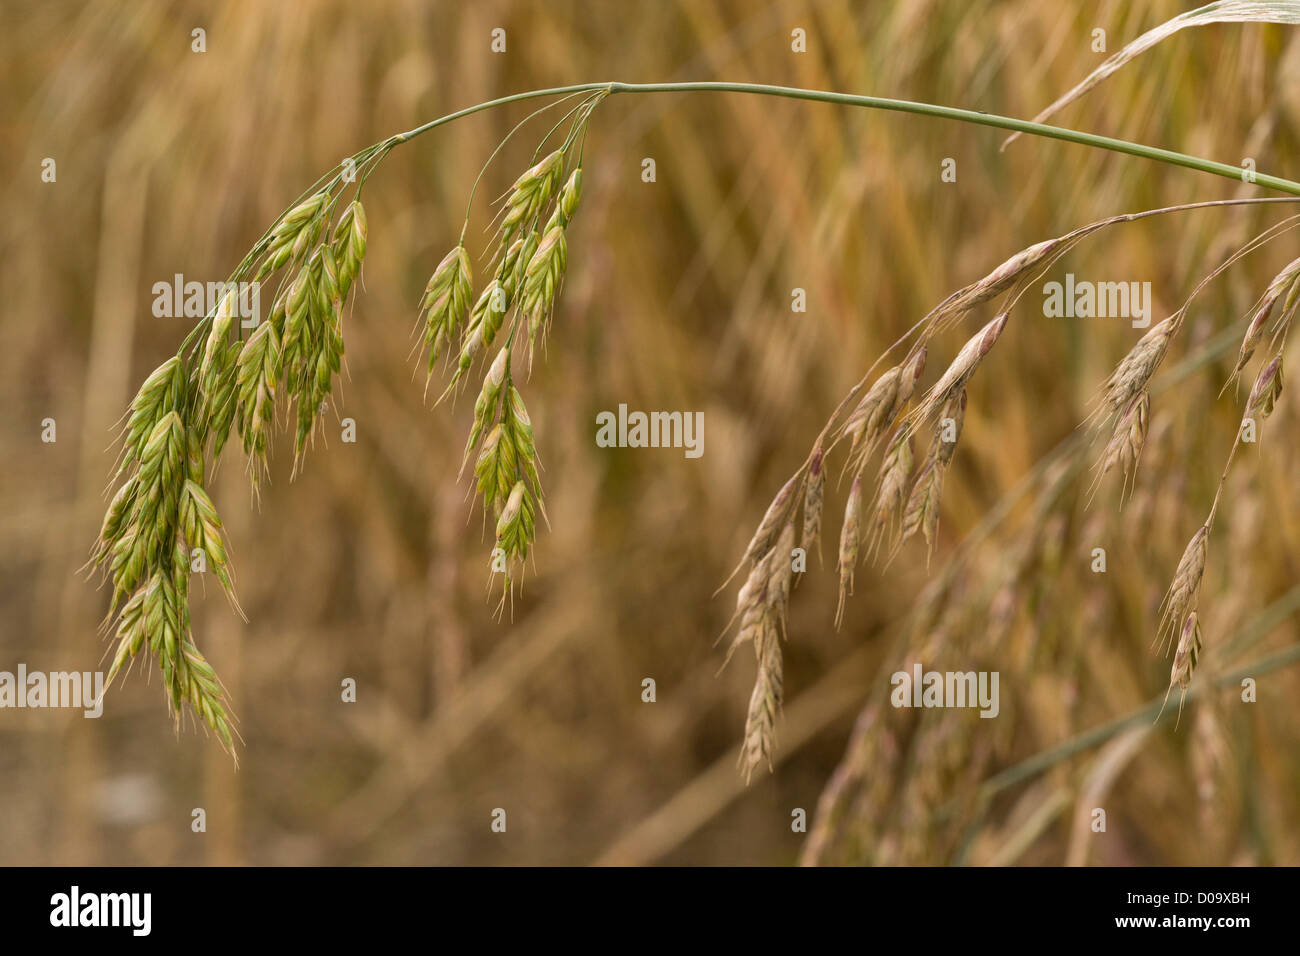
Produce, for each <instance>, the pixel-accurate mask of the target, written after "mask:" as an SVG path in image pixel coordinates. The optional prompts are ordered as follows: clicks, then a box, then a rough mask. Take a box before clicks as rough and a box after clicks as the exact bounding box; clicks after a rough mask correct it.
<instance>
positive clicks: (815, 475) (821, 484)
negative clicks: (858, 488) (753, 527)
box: [800, 447, 826, 561]
mask: <svg viewBox="0 0 1300 956" xmlns="http://www.w3.org/2000/svg"><path fill="white" fill-rule="evenodd" d="M825 497H826V468H825V466H824V462H823V460H822V450H821V448H820V447H818V448H817V449H816V450H815V451H814V452H813V454H812V462H811V463H810V464H809V465H808V482H807V485H806V486H805V489H804V498H803V535H802V537H801V538H800V546H801V547H802V548H803V549H804V551H805V552H808V551H812V550H813V549H816V551H817V558H818V560H819V561H820V560H821V554H822V549H821V536H822V504H823V502H824V500H825Z"/></svg>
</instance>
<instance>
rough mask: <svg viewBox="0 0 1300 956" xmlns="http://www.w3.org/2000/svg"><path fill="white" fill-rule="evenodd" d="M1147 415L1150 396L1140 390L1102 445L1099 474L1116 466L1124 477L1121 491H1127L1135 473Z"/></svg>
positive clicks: (1145, 436)
mask: <svg viewBox="0 0 1300 956" xmlns="http://www.w3.org/2000/svg"><path fill="white" fill-rule="evenodd" d="M1150 416H1151V393H1150V392H1148V391H1147V390H1146V389H1143V390H1142V391H1141V392H1140V393H1138V396H1137V397H1136V398H1135V399H1133V400H1132V401H1131V402H1129V405H1128V408H1126V409H1125V410H1124V413H1123V415H1121V416H1120V418H1119V420H1118V421H1117V422H1116V423H1115V433H1114V434H1113V435H1112V436H1111V439H1110V442H1109V444H1107V446H1106V455H1105V458H1104V459H1103V461H1102V468H1101V473H1102V474H1103V475H1104V474H1106V473H1107V472H1109V471H1110V470H1111V469H1112V468H1116V467H1118V468H1119V469H1120V470H1121V471H1122V472H1123V475H1124V486H1125V490H1126V491H1127V490H1130V489H1131V479H1132V478H1133V477H1135V476H1136V474H1137V466H1138V460H1139V459H1140V458H1141V457H1142V448H1143V446H1144V445H1145V444H1146V440H1147V428H1148V427H1149V424H1150Z"/></svg>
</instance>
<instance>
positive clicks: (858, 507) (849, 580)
mask: <svg viewBox="0 0 1300 956" xmlns="http://www.w3.org/2000/svg"><path fill="white" fill-rule="evenodd" d="M861 516H862V476H861V475H855V476H854V478H853V486H852V487H851V488H849V500H848V502H847V503H846V504H845V506H844V524H843V525H841V527H840V555H839V572H840V598H839V604H838V605H837V606H836V608H835V626H836V627H837V628H838V627H839V626H840V625H841V624H842V623H843V622H844V602H845V599H846V598H847V596H848V595H850V594H852V593H853V572H854V570H855V569H856V568H857V564H858V545H859V543H860V542H859V537H860V530H861V529H860V524H861V520H862V518H861Z"/></svg>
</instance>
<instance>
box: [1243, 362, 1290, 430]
mask: <svg viewBox="0 0 1300 956" xmlns="http://www.w3.org/2000/svg"><path fill="white" fill-rule="evenodd" d="M1281 397H1282V356H1281V354H1280V353H1279V354H1278V355H1275V356H1273V358H1272V359H1271V360H1270V361H1269V363H1268V364H1267V365H1265V366H1264V367H1263V368H1262V369H1260V371H1259V376H1258V377H1257V378H1256V379H1255V384H1254V386H1253V387H1252V388H1251V390H1250V398H1249V399H1247V401H1246V417H1247V418H1250V417H1253V416H1255V415H1259V417H1260V418H1268V416H1269V415H1271V414H1273V407H1274V405H1276V404H1277V400H1278V399H1279V398H1281Z"/></svg>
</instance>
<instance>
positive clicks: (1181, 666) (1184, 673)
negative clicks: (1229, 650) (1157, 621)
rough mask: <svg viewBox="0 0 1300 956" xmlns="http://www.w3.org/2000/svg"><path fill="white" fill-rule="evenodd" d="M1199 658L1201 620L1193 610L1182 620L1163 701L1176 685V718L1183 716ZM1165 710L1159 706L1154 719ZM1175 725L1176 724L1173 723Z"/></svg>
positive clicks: (1162, 705) (1166, 700)
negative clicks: (1184, 704)
mask: <svg viewBox="0 0 1300 956" xmlns="http://www.w3.org/2000/svg"><path fill="white" fill-rule="evenodd" d="M1200 660H1201V621H1200V618H1199V617H1197V614H1196V612H1195V611H1192V612H1191V613H1189V614H1188V615H1187V619H1186V620H1185V621H1184V622H1183V630H1182V634H1181V635H1180V636H1179V638H1178V649H1177V650H1176V651H1175V652H1174V664H1173V667H1171V668H1170V669H1169V689H1168V690H1166V691H1165V703H1166V704H1167V703H1169V694H1170V692H1172V691H1173V689H1174V685H1175V684H1177V685H1178V692H1179V693H1178V718H1179V720H1181V719H1182V716H1183V701H1184V700H1186V698H1187V688H1188V687H1189V686H1191V683H1192V675H1193V674H1194V673H1196V665H1197V664H1199V663H1200ZM1164 712H1165V708H1164V704H1161V706H1160V714H1157V715H1156V720H1159V719H1160V715H1161V714H1163V713H1164ZM1175 726H1177V724H1175Z"/></svg>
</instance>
